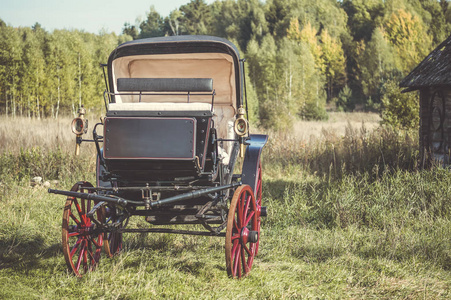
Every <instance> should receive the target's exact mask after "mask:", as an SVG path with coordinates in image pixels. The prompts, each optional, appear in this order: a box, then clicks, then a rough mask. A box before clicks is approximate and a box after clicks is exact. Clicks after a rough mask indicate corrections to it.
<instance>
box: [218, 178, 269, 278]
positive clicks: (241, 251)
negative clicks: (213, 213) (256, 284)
mask: <svg viewBox="0 0 451 300" xmlns="http://www.w3.org/2000/svg"><path fill="white" fill-rule="evenodd" d="M258 218H259V213H258V209H257V203H256V201H255V197H254V192H253V191H252V189H251V187H250V186H248V185H243V186H240V187H239V188H237V189H236V191H235V193H234V194H233V198H232V201H231V203H230V208H229V214H228V217H227V231H226V242H225V256H226V266H227V273H228V275H229V276H231V277H234V278H235V277H236V278H241V277H243V276H246V275H247V274H249V272H250V271H251V268H252V263H253V261H254V257H255V254H256V251H257V242H258V239H259V236H258V235H259V232H260V228H259V222H258Z"/></svg>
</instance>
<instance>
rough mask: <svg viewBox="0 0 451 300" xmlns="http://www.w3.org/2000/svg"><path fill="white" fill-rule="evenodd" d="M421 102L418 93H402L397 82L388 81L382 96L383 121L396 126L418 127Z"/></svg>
mask: <svg viewBox="0 0 451 300" xmlns="http://www.w3.org/2000/svg"><path fill="white" fill-rule="evenodd" d="M419 102H420V101H419V98H418V95H417V94H416V93H401V89H400V88H399V87H398V85H397V83H396V82H393V81H389V82H387V84H386V85H385V93H384V96H383V97H382V104H383V108H382V112H381V117H382V123H383V124H387V125H390V126H393V127H396V128H398V127H401V128H407V129H409V128H412V129H417V128H418V126H419V123H420V116H419V111H420V104H419Z"/></svg>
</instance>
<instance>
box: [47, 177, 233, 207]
mask: <svg viewBox="0 0 451 300" xmlns="http://www.w3.org/2000/svg"><path fill="white" fill-rule="evenodd" d="M240 185H241V182H237V183H231V184H227V185H222V186H217V187H211V188H207V189H203V190H197V191H192V192H188V193H183V194H180V195H176V196H173V197H169V198H166V199H162V200H158V201H152V202H151V203H150V206H151V207H158V206H160V205H165V204H171V203H174V202H178V201H182V200H189V199H194V198H198V197H201V196H204V195H207V194H210V193H216V192H220V191H222V190H226V189H230V188H234V187H237V186H240ZM48 192H49V193H51V194H59V195H64V196H68V197H74V198H81V199H87V200H95V201H105V202H109V203H115V204H118V205H121V206H127V205H128V204H131V205H133V206H145V205H146V203H145V202H144V201H134V200H127V199H123V198H120V197H108V196H100V195H96V194H93V193H79V192H74V191H62V190H54V189H48Z"/></svg>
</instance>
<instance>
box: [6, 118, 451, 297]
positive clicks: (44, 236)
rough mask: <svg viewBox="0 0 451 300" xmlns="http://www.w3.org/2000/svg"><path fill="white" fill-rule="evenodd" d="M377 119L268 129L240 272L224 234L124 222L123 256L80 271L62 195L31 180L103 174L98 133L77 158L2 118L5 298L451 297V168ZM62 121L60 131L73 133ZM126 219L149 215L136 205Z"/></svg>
mask: <svg viewBox="0 0 451 300" xmlns="http://www.w3.org/2000/svg"><path fill="white" fill-rule="evenodd" d="M340 118H344V119H346V118H353V117H352V116H349V115H345V114H343V115H342V116H340ZM46 122H49V121H46ZM55 122H57V121H55ZM331 122H333V119H332V118H331V121H329V123H321V124H319V125H318V126H320V128H321V127H325V126H327V124H330V123H331ZM374 122H376V121H374ZM374 122H373V123H371V122H370V121H367V122H365V125H364V128H363V129H362V128H361V127H362V125H361V123H359V122H358V123H356V124H353V123H351V122H350V123H349V124H348V122H346V125H343V126H345V127H347V128H348V129H347V130H345V131H344V132H342V131H340V132H337V131H333V130H332V129H333V128H332V129H330V128H325V129H324V130H322V129H320V130H318V131H317V132H319V133H318V134H315V135H314V137H312V136H307V135H305V136H298V135H296V134H292V135H290V138H289V139H287V137H286V133H270V139H271V140H270V143H269V144H268V145H267V148H266V149H265V152H264V154H263V155H264V158H263V180H264V185H263V188H264V192H263V202H264V205H266V206H267V207H268V211H269V214H268V217H267V218H266V219H265V220H264V221H263V224H262V236H261V241H260V248H259V255H258V257H257V258H256V260H255V261H254V265H253V268H252V271H251V273H250V275H249V276H248V277H246V278H243V279H241V280H236V279H230V278H229V277H227V272H226V266H225V256H224V239H223V238H215V237H196V236H186V235H168V234H127V235H126V236H125V247H124V248H125V249H124V251H123V252H122V253H121V254H120V255H119V256H117V257H114V258H112V259H109V258H105V257H102V259H101V260H100V265H99V266H98V268H97V269H96V270H95V271H94V272H92V273H89V274H88V275H86V276H84V277H83V278H81V279H79V278H75V277H74V276H72V275H71V274H69V273H68V272H67V268H66V264H65V261H64V257H63V253H62V249H61V219H62V212H63V206H64V202H65V199H64V197H63V196H57V195H50V194H48V193H47V188H46V187H43V186H40V185H37V186H31V184H30V177H32V176H35V175H40V176H42V177H44V181H45V180H49V182H50V184H51V185H52V187H57V188H61V189H69V188H70V187H71V186H72V185H73V183H75V182H76V181H77V180H81V179H85V180H89V181H94V176H95V174H94V167H93V166H94V158H95V153H94V152H93V151H92V150H93V149H92V148H93V147H92V145H87V144H83V145H82V157H81V158H80V160H76V159H75V158H74V157H73V156H72V150H73V148H72V147H71V146H72V145H69V146H67V145H64V146H61V147H60V148H58V147H57V146H56V145H57V144H58V143H57V142H55V143H54V142H52V143H50V142H49V143H48V144H44V142H42V143H41V144H40V142H39V141H36V144H37V145H36V146H39V148H38V149H36V148H30V147H33V146H29V147H26V148H22V150H20V148H21V146H20V143H22V144H24V143H25V140H24V141H22V142H21V141H20V139H19V138H17V139H16V141H15V142H12V141H11V140H12V137H9V136H8V132H11V131H13V130H12V129H8V128H7V127H8V126H14V121H12V120H10V122H9V123H8V124H11V125H6V123H0V134H2V137H3V138H4V139H5V140H8V142H9V143H10V144H9V145H10V146H9V148H8V149H12V150H8V149H3V150H2V151H3V152H2V154H1V155H0V167H1V169H0V181H1V183H0V214H1V215H0V224H1V226H0V285H1V286H2V288H1V289H0V299H80V298H81V299H158V298H168V299H292V298H300V299H304V298H305V299H362V298H372V299H393V298H395V299H448V298H450V297H451V292H450V289H451V220H450V219H451V200H450V199H451V176H450V174H449V171H448V170H444V169H440V168H433V169H431V170H420V169H419V168H418V167H417V166H416V162H415V161H416V159H415V158H416V154H417V149H416V148H415V145H416V143H417V142H416V140H415V139H416V137H415V133H405V134H401V133H398V132H394V131H390V130H389V129H384V130H382V129H377V125H374V126H373V127H371V126H370V125H369V124H370V123H371V124H374ZM20 123H21V124H26V123H25V122H24V121H22V122H20ZM30 124H31V125H30V126H33V127H34V130H37V128H39V126H40V125H39V124H40V123H38V122H30ZM91 124H92V123H91ZM58 126H61V128H62V129H61V131H62V133H61V134H60V135H61V136H60V137H59V139H60V140H65V141H66V142H65V143H67V141H69V142H71V138H70V135H69V137H67V138H66V137H63V136H65V135H66V132H65V129H64V128H65V127H64V125H58V124H55V125H54V126H53V127H58ZM48 127H49V128H52V125H51V124H50V125H49V126H48ZM68 127H69V126H68ZM338 127H339V128H340V129H341V127H342V126H338ZM30 130H31V129H30ZM69 130H70V129H69ZM37 134H39V133H37ZM48 135H49V136H50V137H52V136H53V133H52V132H50V133H49V134H48ZM16 136H17V135H16ZM42 140H45V138H43V139H42ZM55 144H56V145H55ZM16 147H17V148H16ZM416 147H418V146H416ZM14 149H16V150H14ZM49 166H52V167H49ZM53 180H56V181H53ZM130 226H135V227H144V226H148V225H147V224H146V222H144V220H143V219H141V218H138V217H135V218H134V219H132V221H131V224H130Z"/></svg>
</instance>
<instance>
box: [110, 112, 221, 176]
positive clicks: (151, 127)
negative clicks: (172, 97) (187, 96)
mask: <svg viewBox="0 0 451 300" xmlns="http://www.w3.org/2000/svg"><path fill="white" fill-rule="evenodd" d="M152 115H153V114H152V113H150V112H149V113H145V112H139V113H138V114H135V115H130V113H127V112H123V113H121V112H114V114H108V116H107V117H106V118H105V125H104V151H103V156H104V161H105V165H106V168H107V170H108V171H109V172H111V173H112V174H114V176H115V177H116V178H119V179H124V180H126V181H127V182H129V183H150V182H159V181H175V180H176V179H177V178H183V177H187V178H190V179H191V180H193V179H195V178H198V177H199V176H201V175H202V174H206V173H209V172H212V164H211V163H210V164H208V162H211V159H212V153H211V151H212V150H213V149H211V147H210V149H209V148H208V145H209V141H210V140H211V137H210V136H211V123H212V115H211V112H209V111H206V112H202V113H200V114H198V116H193V114H192V113H188V112H179V113H175V114H174V113H171V114H170V115H171V116H152ZM183 115H186V116H183ZM188 115H189V116H188ZM207 150H209V152H210V153H208V152H207Z"/></svg>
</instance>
